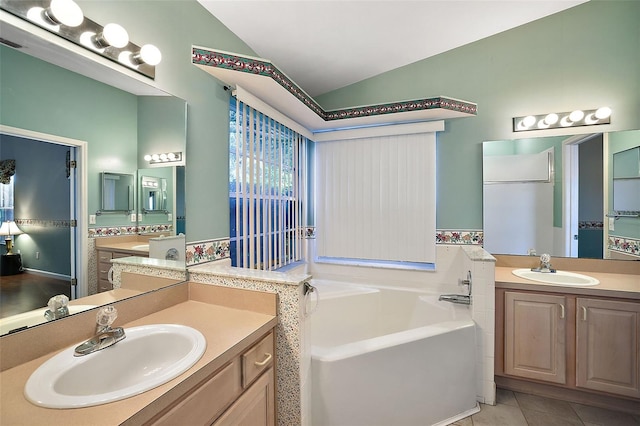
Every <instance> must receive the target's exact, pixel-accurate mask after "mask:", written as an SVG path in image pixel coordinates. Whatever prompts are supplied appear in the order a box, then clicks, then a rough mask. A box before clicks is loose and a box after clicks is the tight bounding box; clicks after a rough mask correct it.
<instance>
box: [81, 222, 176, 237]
mask: <svg viewBox="0 0 640 426" xmlns="http://www.w3.org/2000/svg"><path fill="white" fill-rule="evenodd" d="M172 230H173V225H141V226H112V227H107V228H89V238H99V237H114V236H118V235H137V234H154V233H157V232H167V231H172Z"/></svg>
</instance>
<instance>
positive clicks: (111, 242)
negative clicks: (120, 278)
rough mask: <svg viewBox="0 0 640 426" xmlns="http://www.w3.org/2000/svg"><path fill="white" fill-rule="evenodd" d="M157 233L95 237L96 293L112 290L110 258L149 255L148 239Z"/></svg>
mask: <svg viewBox="0 0 640 426" xmlns="http://www.w3.org/2000/svg"><path fill="white" fill-rule="evenodd" d="M159 235H160V234H158V235H155V234H154V235H151V236H143V235H123V236H116V237H105V238H97V239H96V251H97V262H98V269H97V271H98V293H101V292H103V291H109V290H113V284H111V282H110V281H109V269H111V260H112V259H120V258H123V257H129V256H138V257H149V239H150V238H152V237H157V236H159Z"/></svg>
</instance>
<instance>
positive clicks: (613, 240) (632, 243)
mask: <svg viewBox="0 0 640 426" xmlns="http://www.w3.org/2000/svg"><path fill="white" fill-rule="evenodd" d="M608 245H609V250H614V251H618V252H621V253H625V254H630V255H633V256H640V240H637V239H635V238H627V237H617V236H615V235H610V236H609V244H608Z"/></svg>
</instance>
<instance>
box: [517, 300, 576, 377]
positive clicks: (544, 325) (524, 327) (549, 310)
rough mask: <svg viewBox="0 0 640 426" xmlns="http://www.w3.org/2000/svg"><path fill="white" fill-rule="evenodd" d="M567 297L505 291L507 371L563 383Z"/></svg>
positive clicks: (521, 375)
mask: <svg viewBox="0 0 640 426" xmlns="http://www.w3.org/2000/svg"><path fill="white" fill-rule="evenodd" d="M565 307H566V298H565V297H564V296H554V295H547V294H532V293H519V292H510V291H507V292H505V317H504V322H505V335H504V364H505V365H504V370H505V373H506V374H510V375H513V376H519V377H525V378H528V379H537V380H543V381H546V382H552V383H562V384H564V383H566V352H565V351H566V349H565V342H566V333H565V328H566V313H565Z"/></svg>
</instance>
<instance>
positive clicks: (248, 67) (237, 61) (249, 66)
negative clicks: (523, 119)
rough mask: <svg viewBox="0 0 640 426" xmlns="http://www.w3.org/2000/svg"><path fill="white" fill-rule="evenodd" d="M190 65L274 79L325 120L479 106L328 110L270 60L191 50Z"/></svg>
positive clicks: (436, 101) (445, 103) (437, 102)
mask: <svg viewBox="0 0 640 426" xmlns="http://www.w3.org/2000/svg"><path fill="white" fill-rule="evenodd" d="M191 62H192V63H193V64H195V65H205V66H210V67H216V68H223V69H228V70H232V71H238V72H244V73H249V74H256V75H261V76H264V77H271V78H272V79H273V80H274V81H275V82H277V83H278V84H279V85H280V86H282V87H283V88H284V89H285V90H287V91H288V92H289V93H291V94H292V95H293V96H295V97H296V98H297V99H298V100H299V101H300V102H302V103H303V104H305V105H306V106H307V107H308V108H309V109H311V110H312V111H313V112H315V113H316V114H317V115H318V116H319V117H320V118H322V119H323V120H324V121H332V120H342V119H347V118H357V117H371V116H376V115H384V114H393V113H399V112H408V111H421V110H429V109H438V108H440V109H446V110H451V111H458V112H464V113H467V114H473V115H477V113H478V106H477V105H476V104H474V103H471V102H466V101H461V100H457V99H451V98H446V97H443V96H440V97H436V98H427V99H416V100H409V101H400V102H390V103H385V104H376V105H365V106H360V107H353V108H345V109H337V110H332V111H325V110H324V109H322V107H321V106H320V105H319V104H318V103H317V102H316V101H315V100H313V98H312V97H311V96H309V95H307V94H306V93H305V92H304V90H302V89H301V88H300V87H298V86H297V85H296V84H295V83H294V82H293V81H292V80H291V79H290V78H289V77H287V76H286V75H285V74H284V73H283V72H282V71H280V70H279V69H278V68H277V67H276V66H275V65H273V64H272V63H271V62H269V61H267V60H264V59H258V58H253V57H247V56H242V55H239V54H235V53H228V52H220V51H215V50H210V49H203V48H198V47H192V50H191Z"/></svg>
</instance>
